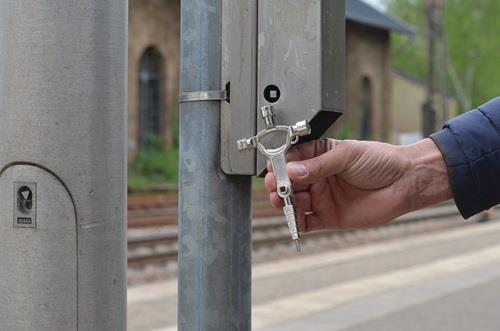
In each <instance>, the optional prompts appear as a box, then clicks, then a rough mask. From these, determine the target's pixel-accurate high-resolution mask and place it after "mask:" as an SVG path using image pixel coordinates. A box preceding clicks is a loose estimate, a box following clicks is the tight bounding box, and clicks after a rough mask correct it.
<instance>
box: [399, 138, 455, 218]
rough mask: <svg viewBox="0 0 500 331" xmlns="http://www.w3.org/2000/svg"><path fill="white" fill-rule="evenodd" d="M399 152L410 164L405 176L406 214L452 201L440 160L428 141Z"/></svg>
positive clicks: (440, 155) (446, 175)
mask: <svg viewBox="0 0 500 331" xmlns="http://www.w3.org/2000/svg"><path fill="white" fill-rule="evenodd" d="M401 148H402V153H403V155H405V156H406V157H407V158H408V159H409V164H410V165H409V167H408V169H407V170H406V172H405V175H404V180H405V183H406V188H407V189H406V195H407V196H406V197H405V200H406V201H407V205H406V206H405V207H406V209H407V210H406V211H407V212H409V211H412V210H417V209H420V208H423V207H427V206H430V205H433V204H436V203H439V202H443V201H446V200H449V199H451V198H452V197H453V196H452V192H451V188H450V184H449V180H448V171H447V168H446V164H445V162H444V159H443V156H442V154H441V152H440V151H439V149H438V147H437V146H436V144H435V143H434V142H433V141H432V140H431V139H429V138H426V139H423V140H421V141H419V142H417V143H415V144H412V145H407V146H401Z"/></svg>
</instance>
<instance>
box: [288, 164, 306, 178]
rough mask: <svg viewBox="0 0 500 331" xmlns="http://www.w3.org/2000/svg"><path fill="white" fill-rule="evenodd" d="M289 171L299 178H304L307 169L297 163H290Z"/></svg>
mask: <svg viewBox="0 0 500 331" xmlns="http://www.w3.org/2000/svg"><path fill="white" fill-rule="evenodd" d="M289 166H290V170H291V171H292V172H293V173H295V174H296V175H297V176H299V177H304V176H305V175H307V172H308V171H307V168H306V166H305V165H304V164H302V163H298V162H290V163H289Z"/></svg>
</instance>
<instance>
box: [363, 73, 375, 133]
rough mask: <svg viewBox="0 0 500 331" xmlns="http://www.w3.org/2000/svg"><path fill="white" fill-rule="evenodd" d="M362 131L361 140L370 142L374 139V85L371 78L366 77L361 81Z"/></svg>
mask: <svg viewBox="0 0 500 331" xmlns="http://www.w3.org/2000/svg"><path fill="white" fill-rule="evenodd" d="M360 109H361V129H360V138H361V139H363V140H369V139H371V138H372V83H371V80H370V78H368V77H366V76H364V77H363V78H362V80H361V98H360Z"/></svg>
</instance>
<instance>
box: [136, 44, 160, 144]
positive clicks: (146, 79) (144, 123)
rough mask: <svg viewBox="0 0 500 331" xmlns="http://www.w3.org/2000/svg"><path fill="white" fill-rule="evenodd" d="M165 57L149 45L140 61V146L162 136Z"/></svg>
mask: <svg viewBox="0 0 500 331" xmlns="http://www.w3.org/2000/svg"><path fill="white" fill-rule="evenodd" d="M163 72H164V70H163V57H162V55H161V54H160V52H159V51H158V49H156V48H155V47H148V48H146V50H145V51H144V53H143V54H142V56H141V59H140V63H139V146H140V147H141V148H148V147H150V146H148V145H149V144H150V143H151V140H152V139H154V138H157V137H160V136H161V129H162V125H161V119H162V114H163V98H162V92H163V91H164V90H165V89H164V86H163V84H164V81H165V80H164V77H163Z"/></svg>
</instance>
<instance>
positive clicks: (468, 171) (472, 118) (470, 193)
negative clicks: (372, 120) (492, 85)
mask: <svg viewBox="0 0 500 331" xmlns="http://www.w3.org/2000/svg"><path fill="white" fill-rule="evenodd" d="M431 139H432V140H433V141H434V142H435V143H436V145H437V146H438V148H439V149H440V151H441V153H442V154H443V157H444V160H445V162H446V166H447V168H448V177H449V180H450V185H451V190H452V192H453V197H454V199H455V203H456V204H457V207H458V209H459V210H460V213H461V214H462V216H463V217H464V218H469V217H470V216H472V215H474V214H477V213H478V212H480V211H482V210H485V209H488V208H490V207H492V206H494V205H496V204H498V203H500V97H498V98H495V99H493V100H491V101H488V102H487V103H485V104H484V105H482V106H480V107H478V108H476V109H474V110H472V111H469V112H467V113H465V114H463V115H460V116H459V117H457V118H454V119H452V120H450V121H448V122H447V123H446V124H445V125H444V127H443V130H441V131H439V132H437V133H435V134H433V135H432V136H431Z"/></svg>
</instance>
